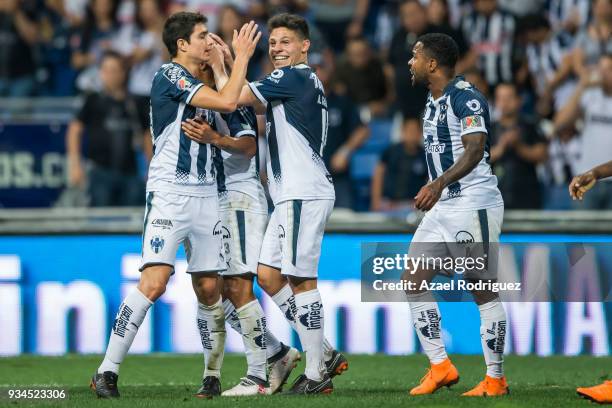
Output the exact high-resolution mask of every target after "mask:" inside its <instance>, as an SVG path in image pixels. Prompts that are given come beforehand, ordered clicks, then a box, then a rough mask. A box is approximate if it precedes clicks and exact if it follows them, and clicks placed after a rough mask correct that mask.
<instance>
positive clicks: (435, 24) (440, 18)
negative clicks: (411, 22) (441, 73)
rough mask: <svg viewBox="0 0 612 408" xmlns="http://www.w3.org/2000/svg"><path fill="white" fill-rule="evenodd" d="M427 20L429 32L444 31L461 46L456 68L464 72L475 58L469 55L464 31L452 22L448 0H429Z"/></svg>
mask: <svg viewBox="0 0 612 408" xmlns="http://www.w3.org/2000/svg"><path fill="white" fill-rule="evenodd" d="M427 21H428V22H429V24H430V26H431V27H430V28H429V29H428V30H427V32H438V33H444V34H446V35H449V36H451V37H452V38H453V39H454V40H455V42H456V43H457V46H458V47H459V61H458V62H457V66H456V67H455V70H456V71H457V72H463V71H464V69H465V68H467V67H468V66H469V64H470V63H469V60H473V59H474V57H473V56H468V55H467V54H468V51H469V47H468V45H467V43H466V42H465V37H464V36H463V32H462V31H461V30H458V29H456V28H454V27H453V25H452V24H451V22H450V9H449V5H448V1H447V0H429V5H428V6H427Z"/></svg>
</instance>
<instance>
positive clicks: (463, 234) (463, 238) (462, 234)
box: [455, 231, 474, 244]
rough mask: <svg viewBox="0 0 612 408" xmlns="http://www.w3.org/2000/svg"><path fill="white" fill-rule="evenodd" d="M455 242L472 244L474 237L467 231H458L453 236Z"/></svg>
mask: <svg viewBox="0 0 612 408" xmlns="http://www.w3.org/2000/svg"><path fill="white" fill-rule="evenodd" d="M455 241H457V243H458V244H471V243H473V242H474V236H473V235H472V234H470V233H469V232H467V231H459V232H458V233H457V234H455Z"/></svg>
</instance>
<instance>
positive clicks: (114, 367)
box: [91, 192, 185, 398]
mask: <svg viewBox="0 0 612 408" xmlns="http://www.w3.org/2000/svg"><path fill="white" fill-rule="evenodd" d="M171 202H172V203H173V206H169V203H171ZM184 204H185V203H184V200H182V199H181V197H180V196H173V197H171V198H169V197H168V196H167V195H165V194H162V193H153V192H149V193H148V194H147V205H146V210H145V217H144V228H143V243H142V261H141V267H140V269H141V271H142V273H141V275H140V282H139V283H138V285H137V287H136V288H135V289H134V290H133V291H132V292H130V293H129V294H128V295H127V296H126V298H125V299H124V300H123V302H122V303H121V305H120V306H119V310H118V312H117V315H116V317H115V322H114V324H113V328H112V330H111V334H110V338H109V341H108V346H107V348H106V354H105V356H104V360H103V361H102V364H101V365H100V366H99V367H98V370H97V371H96V374H95V375H94V377H93V379H92V382H91V388H92V389H93V390H94V391H95V392H96V394H97V395H98V396H99V397H103V398H108V397H118V396H119V391H118V389H117V382H118V375H119V365H120V364H121V362H123V359H124V358H125V356H126V354H127V352H128V350H129V348H130V346H131V345H132V342H133V341H134V337H136V333H137V332H138V328H139V327H140V325H141V324H142V321H143V320H144V318H145V316H146V314H147V311H148V310H149V308H150V307H151V305H152V304H153V302H155V301H156V300H157V299H158V298H159V297H160V296H161V295H162V294H163V293H164V291H165V290H166V285H167V283H168V280H169V278H170V276H171V274H172V273H173V271H174V267H173V265H174V261H175V257H176V250H177V248H178V243H179V242H180V240H181V239H182V234H183V233H184V228H183V226H182V224H181V222H180V220H178V219H177V218H176V215H175V214H176V212H178V213H180V211H181V209H182V206H184ZM174 210H177V211H174ZM162 221H163V222H162ZM170 225H172V228H170V227H169V226H170Z"/></svg>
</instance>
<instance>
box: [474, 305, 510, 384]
mask: <svg viewBox="0 0 612 408" xmlns="http://www.w3.org/2000/svg"><path fill="white" fill-rule="evenodd" d="M478 310H479V311H480V343H481V344H482V352H483V354H484V358H485V362H486V363H487V375H488V376H489V377H493V378H501V377H503V376H504V367H503V364H504V346H505V344H506V311H505V310H504V306H503V305H502V304H501V302H500V301H499V299H496V300H493V301H491V302H488V303H485V304H484V305H480V306H478Z"/></svg>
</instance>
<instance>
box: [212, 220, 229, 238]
mask: <svg viewBox="0 0 612 408" xmlns="http://www.w3.org/2000/svg"><path fill="white" fill-rule="evenodd" d="M218 235H221V237H222V238H223V239H230V238H231V234H230V232H229V230H228V229H227V228H226V227H225V225H223V224H221V221H217V223H216V224H215V227H214V228H213V236H215V237H216V236H218Z"/></svg>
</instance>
